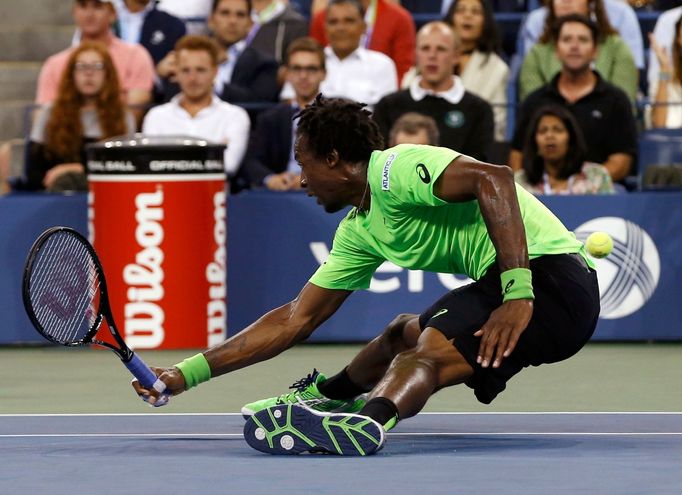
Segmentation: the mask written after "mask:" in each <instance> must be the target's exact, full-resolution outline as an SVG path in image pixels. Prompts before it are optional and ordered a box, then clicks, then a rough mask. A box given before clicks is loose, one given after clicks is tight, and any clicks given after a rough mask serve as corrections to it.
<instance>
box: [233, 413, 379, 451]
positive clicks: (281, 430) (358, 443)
mask: <svg viewBox="0 0 682 495" xmlns="http://www.w3.org/2000/svg"><path fill="white" fill-rule="evenodd" d="M244 438H245V439H246V442H247V443H248V444H249V445H250V446H251V447H253V448H254V449H256V450H259V451H261V452H265V453H267V454H275V455H292V454H301V453H305V452H310V453H325V454H337V455H343V456H366V455H370V454H374V453H375V452H377V451H378V450H380V449H381V448H382V447H383V446H384V442H385V440H386V432H385V430H384V428H383V427H382V426H381V425H380V424H379V423H377V422H376V421H374V420H373V419H372V418H369V417H367V416H360V415H358V414H350V413H330V412H321V411H316V410H314V409H311V408H309V407H306V406H302V405H298V404H280V405H275V406H272V407H268V408H266V409H261V410H260V411H258V412H256V413H255V414H253V415H252V416H250V417H249V419H247V421H246V423H245V424H244Z"/></svg>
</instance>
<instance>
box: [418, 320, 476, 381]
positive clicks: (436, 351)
mask: <svg viewBox="0 0 682 495" xmlns="http://www.w3.org/2000/svg"><path fill="white" fill-rule="evenodd" d="M415 360H416V361H417V362H419V363H420V365H422V366H428V368H429V369H430V370H432V371H433V372H434V373H435V374H436V375H437V382H438V387H439V388H440V387H446V386H449V385H454V384H457V383H461V382H462V381H463V380H464V379H466V378H467V377H468V376H470V375H471V374H472V373H473V369H472V368H471V366H470V365H469V363H468V362H467V361H466V359H465V358H464V356H462V354H461V353H460V352H459V351H458V350H457V347H455V345H454V343H453V341H452V340H449V339H447V337H445V336H444V335H443V334H442V333H440V332H439V331H438V330H435V329H427V330H426V331H425V332H424V333H422V336H421V337H420V338H419V341H418V343H417V346H416V348H415Z"/></svg>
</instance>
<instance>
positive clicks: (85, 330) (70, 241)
mask: <svg viewBox="0 0 682 495" xmlns="http://www.w3.org/2000/svg"><path fill="white" fill-rule="evenodd" d="M22 295H23V299H24V307H25V308H26V312H27V313H28V317H29V318H30V319H31V322H32V323H33V326H34V327H35V329H36V330H37V331H38V332H39V333H40V334H41V335H42V336H43V337H45V338H46V339H47V340H49V341H51V342H54V343H56V344H60V345H63V346H67V347H82V346H86V345H97V346H100V347H105V348H107V349H110V350H112V351H114V352H115V353H116V355H117V356H118V357H119V358H120V359H121V361H122V362H123V364H124V365H125V366H126V368H128V370H130V372H131V373H132V374H133V376H134V377H135V378H137V379H138V380H139V381H140V383H141V384H142V386H143V387H145V388H147V389H151V388H153V389H155V390H156V391H158V392H159V393H160V394H161V395H160V396H159V398H158V399H157V401H156V402H155V404H154V405H155V406H162V405H164V404H166V403H167V402H168V400H169V397H170V395H168V394H164V393H163V392H164V391H165V389H166V384H165V383H164V382H162V381H161V380H159V379H158V378H157V377H156V374H155V373H154V372H153V371H152V370H151V369H149V366H147V365H146V364H145V363H144V362H143V361H142V359H140V357H139V356H138V355H137V354H135V353H134V352H133V351H132V350H131V349H130V348H129V347H128V346H127V345H126V343H125V341H124V340H123V338H122V337H121V335H120V334H119V333H118V330H116V324H115V323H114V317H113V316H112V314H111V307H110V305H109V297H108V295H107V283H106V280H105V279H104V270H103V269H102V264H101V263H100V261H99V258H98V257H97V253H95V250H94V248H93V247H92V245H91V244H90V243H89V242H88V241H87V239H85V237H83V236H82V235H81V234H79V233H78V232H76V231H75V230H73V229H71V228H68V227H52V228H50V229H48V230H46V231H45V232H43V233H42V234H41V235H40V237H38V239H36V241H35V242H34V243H33V246H32V247H31V250H30V252H29V253H28V258H27V259H26V266H25V268H24V280H23V287H22ZM104 320H106V321H107V325H106V326H107V327H108V328H109V331H110V332H111V335H112V336H113V338H114V340H115V341H116V344H117V345H114V344H110V343H108V342H104V341H102V340H97V339H95V337H96V336H97V333H98V332H99V331H100V328H101V326H102V321H104ZM142 398H143V400H145V401H146V400H147V399H146V398H144V397H142Z"/></svg>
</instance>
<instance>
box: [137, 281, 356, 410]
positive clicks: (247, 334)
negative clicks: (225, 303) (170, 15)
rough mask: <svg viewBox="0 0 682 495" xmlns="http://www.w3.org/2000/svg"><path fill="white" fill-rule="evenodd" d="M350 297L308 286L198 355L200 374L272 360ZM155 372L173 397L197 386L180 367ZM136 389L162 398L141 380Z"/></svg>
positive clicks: (141, 393)
mask: <svg viewBox="0 0 682 495" xmlns="http://www.w3.org/2000/svg"><path fill="white" fill-rule="evenodd" d="M350 294H351V291H345V290H331V289H323V288H321V287H318V286H316V285H314V284H311V283H307V284H306V285H305V286H304V287H303V289H302V290H301V292H300V293H299V294H298V296H297V297H296V299H294V300H293V301H291V302H289V303H287V304H285V305H284V306H280V307H279V308H276V309H273V310H272V311H269V312H268V313H266V314H265V315H263V316H261V317H260V318H259V319H258V320H256V321H255V322H254V323H252V324H251V325H249V326H248V327H247V328H245V329H244V330H242V331H241V332H239V333H238V334H236V335H234V336H233V337H230V338H229V339H227V340H226V341H225V342H222V343H220V344H218V345H216V346H214V347H211V348H210V349H208V350H206V351H204V353H203V357H202V355H197V356H195V357H194V358H190V359H196V358H197V357H198V358H199V360H200V361H201V363H200V364H201V365H202V366H205V367H206V368H207V369H205V370H204V371H201V370H200V371H199V373H202V372H205V373H206V374H208V377H209V378H213V377H216V376H219V375H223V374H225V373H228V372H230V371H234V370H238V369H240V368H245V367H247V366H249V365H252V364H255V363H258V362H261V361H265V360H267V359H270V358H272V357H274V356H277V355H278V354H280V353H281V352H282V351H284V350H286V349H288V348H289V347H291V346H293V345H294V344H296V343H298V342H300V341H302V340H305V339H306V338H307V337H308V336H309V335H310V334H311V333H312V332H313V331H314V330H315V329H316V328H317V327H318V326H320V325H321V324H322V323H323V322H324V321H325V320H327V318H329V317H330V316H331V315H333V314H334V313H335V312H336V310H337V309H338V308H339V307H340V306H341V304H343V302H344V301H345V300H346V298H347V297H348V296H349V295H350ZM204 359H205V362H204ZM153 370H154V372H155V373H156V374H157V375H158V376H159V378H161V380H162V381H163V382H164V383H165V384H166V387H167V390H169V391H170V392H172V394H173V395H177V394H179V393H181V392H183V391H184V390H186V389H187V388H190V387H191V386H193V385H195V384H197V383H193V382H194V381H195V380H194V377H191V376H186V370H185V371H184V372H183V371H181V370H180V368H178V367H177V366H173V367H170V368H153ZM204 378H206V377H205V376H204ZM206 379H207V378H206ZM201 381H205V380H201ZM188 382H189V383H188ZM133 388H135V391H136V392H137V393H138V394H139V395H144V396H147V395H151V396H152V397H156V396H158V393H157V392H156V391H154V390H146V389H144V388H142V387H141V386H140V384H139V383H138V382H137V381H134V382H133Z"/></svg>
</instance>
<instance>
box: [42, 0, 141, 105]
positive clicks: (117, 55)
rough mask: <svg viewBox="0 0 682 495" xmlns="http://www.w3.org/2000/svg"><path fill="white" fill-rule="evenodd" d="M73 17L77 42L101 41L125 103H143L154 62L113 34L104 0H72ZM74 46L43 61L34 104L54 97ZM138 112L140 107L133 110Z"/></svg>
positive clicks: (111, 10)
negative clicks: (77, 33) (106, 50)
mask: <svg viewBox="0 0 682 495" xmlns="http://www.w3.org/2000/svg"><path fill="white" fill-rule="evenodd" d="M73 18H74V21H75V23H76V25H77V27H78V29H79V30H80V32H81V42H86V41H99V42H101V43H104V44H105V45H106V46H107V48H108V50H109V53H110V55H111V58H112V60H113V63H114V66H115V67H116V72H117V74H118V80H119V88H120V90H121V94H122V96H123V98H124V101H125V103H127V104H128V105H129V106H140V105H146V104H147V103H149V102H150V100H151V94H152V87H153V85H154V63H153V62H152V59H151V57H150V55H149V53H147V51H146V50H145V49H144V48H142V47H141V46H139V45H133V44H131V43H126V42H125V41H122V40H120V39H119V38H117V37H116V36H114V35H113V34H112V32H111V25H112V24H113V23H114V21H115V20H116V12H115V10H114V7H113V6H112V4H111V2H110V1H108V0H74V3H73ZM74 49H75V47H71V48H67V49H66V50H63V51H61V52H59V53H57V54H55V55H52V56H51V57H50V58H48V59H47V60H46V61H45V64H43V67H42V68H41V70H40V76H39V77H38V91H37V94H36V103H37V104H39V105H43V104H45V103H50V102H52V101H54V100H55V98H56V97H57V92H58V88H59V83H60V81H61V80H62V74H63V73H64V70H65V68H66V66H67V62H68V60H69V57H70V56H71V54H72V53H73V51H74ZM137 113H138V114H139V115H141V114H142V112H141V110H140V111H138V112H137Z"/></svg>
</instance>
